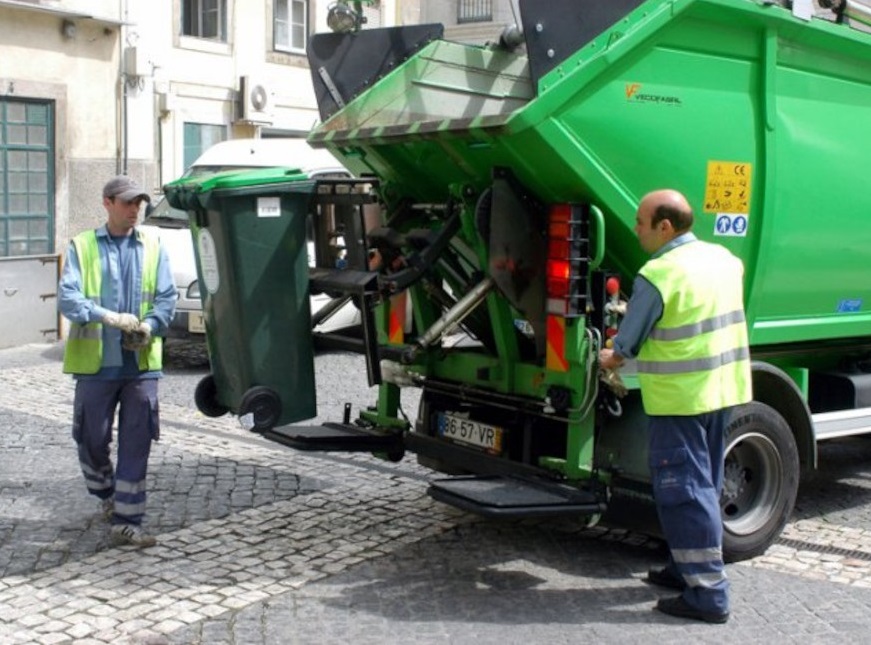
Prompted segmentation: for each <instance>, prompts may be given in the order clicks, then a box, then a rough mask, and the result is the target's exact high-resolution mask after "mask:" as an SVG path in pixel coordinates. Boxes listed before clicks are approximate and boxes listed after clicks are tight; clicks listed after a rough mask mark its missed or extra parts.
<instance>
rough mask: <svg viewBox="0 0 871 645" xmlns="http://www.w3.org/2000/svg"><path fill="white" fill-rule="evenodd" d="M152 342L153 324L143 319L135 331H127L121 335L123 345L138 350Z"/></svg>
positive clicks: (125, 347)
mask: <svg viewBox="0 0 871 645" xmlns="http://www.w3.org/2000/svg"><path fill="white" fill-rule="evenodd" d="M150 342H151V325H150V324H149V323H148V322H146V321H143V322H141V323H139V326H138V327H137V328H136V330H134V331H130V332H127V331H125V332H124V333H123V334H122V336H121V347H123V348H124V349H129V350H131V351H134V352H137V351H139V350H140V349H145V348H146V347H148V344H149V343H150Z"/></svg>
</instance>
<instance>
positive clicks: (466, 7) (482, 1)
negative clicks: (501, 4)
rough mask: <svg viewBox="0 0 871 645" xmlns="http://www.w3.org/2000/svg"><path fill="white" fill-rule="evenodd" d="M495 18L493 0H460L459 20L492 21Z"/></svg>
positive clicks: (458, 8)
mask: <svg viewBox="0 0 871 645" xmlns="http://www.w3.org/2000/svg"><path fill="white" fill-rule="evenodd" d="M491 20H493V0H459V4H458V5H457V22H458V23H460V24H462V23H464V22H490V21H491Z"/></svg>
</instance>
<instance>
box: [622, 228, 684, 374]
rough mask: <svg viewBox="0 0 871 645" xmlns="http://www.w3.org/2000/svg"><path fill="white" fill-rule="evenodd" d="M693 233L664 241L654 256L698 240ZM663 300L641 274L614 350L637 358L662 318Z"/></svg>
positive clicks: (638, 276)
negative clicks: (665, 242) (652, 330)
mask: <svg viewBox="0 0 871 645" xmlns="http://www.w3.org/2000/svg"><path fill="white" fill-rule="evenodd" d="M696 239H697V238H696V236H695V235H693V234H692V233H683V234H682V235H678V236H677V237H676V238H674V239H673V240H671V241H670V242H668V243H667V244H663V245H662V246H661V247H660V248H659V249H657V250H656V252H655V253H654V254H653V255H651V256H650V259H651V260H653V259H654V258H658V257H660V256H661V255H663V254H665V253H668V252H669V251H671V250H672V249H673V248H676V247H678V246H680V245H682V244H686V243H687V242H695V241H696ZM662 310H663V302H662V295H661V294H660V293H659V290H658V289H657V288H656V287H654V286H653V284H651V282H650V280H648V279H647V278H645V277H643V276H641V275H637V276H635V281H634V282H633V283H632V296H631V297H630V298H629V303H628V304H627V305H626V316H624V318H623V320H622V321H621V322H620V331H618V332H617V335H616V336H615V337H614V353H616V354H617V355H619V356H622V357H623V358H635V357H636V356H638V352H639V351H641V346H642V345H643V344H644V341H645V340H647V337H648V336H649V335H650V330H651V329H653V326H654V325H655V324H656V322H657V321H658V320H659V319H660V318H662Z"/></svg>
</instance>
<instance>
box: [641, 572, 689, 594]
mask: <svg viewBox="0 0 871 645" xmlns="http://www.w3.org/2000/svg"><path fill="white" fill-rule="evenodd" d="M644 581H645V582H648V583H650V584H652V585H658V586H660V587H668V588H669V589H677V590H678V591H683V590H684V589H686V586H687V584H686V582H684V580H683V578H680V577H678V575H677V574H676V573H674V571H672V570H671V569H670V568H668V567H662V568H659V569H656V568H651V569H650V570H649V571H648V572H647V577H646V578H645V579H644Z"/></svg>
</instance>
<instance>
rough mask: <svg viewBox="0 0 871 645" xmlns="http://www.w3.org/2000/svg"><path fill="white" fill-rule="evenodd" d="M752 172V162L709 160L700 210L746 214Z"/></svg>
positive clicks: (748, 205)
mask: <svg viewBox="0 0 871 645" xmlns="http://www.w3.org/2000/svg"><path fill="white" fill-rule="evenodd" d="M752 173H753V164H750V163H741V162H736V161H709V162H708V176H707V180H706V181H705V203H704V208H703V209H702V210H704V212H706V213H735V214H744V215H746V214H748V213H749V212H750V186H751V183H750V179H751V175H752ZM745 223H746V222H745Z"/></svg>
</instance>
